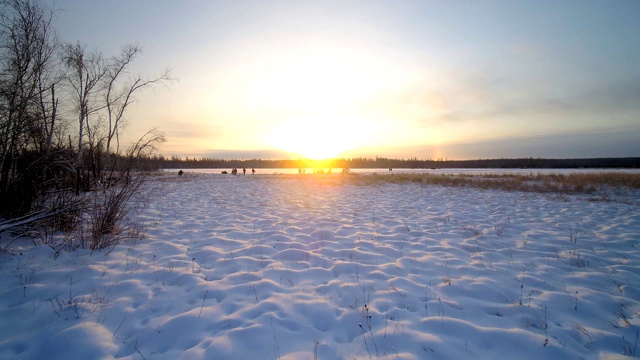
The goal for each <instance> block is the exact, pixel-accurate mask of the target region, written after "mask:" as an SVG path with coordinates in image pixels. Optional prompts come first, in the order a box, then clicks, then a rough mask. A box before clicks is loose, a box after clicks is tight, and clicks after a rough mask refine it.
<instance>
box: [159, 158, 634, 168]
mask: <svg viewBox="0 0 640 360" xmlns="http://www.w3.org/2000/svg"><path fill="white" fill-rule="evenodd" d="M146 161H149V162H150V163H149V167H150V168H160V169H204V168H209V169H232V168H262V169H275V168H289V169H295V168H350V169H386V168H396V169H459V168H477V169H488V168H491V169H510V168H521V169H559V168H639V167H640V157H629V158H594V159H534V158H522V159H478V160H442V159H439V160H431V159H429V160H419V159H416V158H414V159H389V158H384V157H375V158H363V157H360V158H340V159H330V160H321V161H318V160H308V159H300V160H267V159H251V160H226V159H213V158H189V157H185V158H182V157H178V156H172V157H170V158H166V157H164V156H156V157H153V158H149V159H147V160H146Z"/></svg>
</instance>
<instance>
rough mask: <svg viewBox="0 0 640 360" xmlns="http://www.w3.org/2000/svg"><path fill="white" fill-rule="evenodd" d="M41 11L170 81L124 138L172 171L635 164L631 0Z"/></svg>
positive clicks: (639, 69) (66, 37) (639, 101)
mask: <svg viewBox="0 0 640 360" xmlns="http://www.w3.org/2000/svg"><path fill="white" fill-rule="evenodd" d="M52 4H53V5H54V7H56V8H57V9H59V10H60V11H58V12H57V27H58V29H59V32H60V37H61V39H62V40H63V41H67V42H78V41H79V42H80V43H82V44H85V45H87V46H88V47H90V48H96V49H99V50H101V51H102V52H104V53H105V54H106V55H115V54H117V53H118V51H119V49H120V47H121V46H122V45H124V44H128V43H137V44H140V45H142V46H143V48H144V53H143V54H142V56H141V57H139V58H138V59H137V60H136V63H134V66H133V67H132V69H131V70H132V72H136V73H138V74H142V75H145V76H149V77H153V76H154V75H159V74H160V73H162V71H163V70H164V69H165V68H170V69H171V74H172V76H173V77H174V78H176V79H177V81H175V82H173V83H172V84H170V85H169V86H167V87H164V86H160V87H156V88H154V89H152V90H147V91H145V92H144V93H142V94H140V95H139V96H138V98H137V102H136V104H135V106H134V107H133V108H132V109H131V112H130V113H129V116H128V127H127V136H129V137H131V139H133V138H135V137H138V136H140V135H142V133H144V132H146V131H147V130H149V129H150V128H154V127H155V128H158V129H159V130H160V131H162V132H164V134H165V135H166V137H167V141H166V142H165V143H164V144H163V145H162V146H161V148H160V152H161V153H162V154H164V155H167V156H171V155H179V156H190V157H191V156H198V157H215V158H247V159H249V158H299V157H310V158H325V157H358V156H365V157H375V156H382V157H394V158H414V157H416V158H420V159H440V158H442V159H478V158H510V157H545V158H586V157H631V156H640V37H639V36H638V34H640V21H638V19H640V1H635V0H627V1H623V0H603V1H593V0H563V1H556V0H552V1H545V0H542V1H533V0H531V1H525V0H522V1H511V0H509V1H464V0H461V1H427V0H422V1H390V0H388V1H374V0H372V1H357V0H354V1H270V0H261V1H243V0H238V1H231V0H229V1H194V0H192V1H169V0H133V1H124V0H122V1H121V0H114V1H104V0H57V1H55V2H52Z"/></svg>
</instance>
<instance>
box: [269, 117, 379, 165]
mask: <svg viewBox="0 0 640 360" xmlns="http://www.w3.org/2000/svg"><path fill="white" fill-rule="evenodd" d="M364 129H365V128H364V124H363V123H362V121H360V120H358V119H356V118H353V117H347V116H341V115H335V114H334V115H313V116H306V117H302V118H298V119H295V120H292V121H288V122H285V123H282V124H280V125H278V126H276V127H274V129H273V131H272V132H271V134H270V136H269V139H270V141H269V142H270V145H271V146H272V147H274V148H277V149H280V150H284V151H287V152H291V153H295V154H297V155H299V156H301V157H304V158H308V159H314V160H323V159H332V158H335V157H338V156H339V155H340V154H342V153H344V152H346V151H348V150H351V149H354V148H356V147H358V146H360V145H362V144H363V143H364V142H365V141H366V139H367V135H368V134H367V132H366V131H365V130H364Z"/></svg>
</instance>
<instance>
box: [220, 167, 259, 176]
mask: <svg viewBox="0 0 640 360" xmlns="http://www.w3.org/2000/svg"><path fill="white" fill-rule="evenodd" d="M222 173H223V174H228V173H229V172H227V171H226V170H225V171H223V172H222ZM251 173H252V174H255V173H256V169H251ZM231 175H238V169H236V168H233V169H231ZM242 175H247V168H242Z"/></svg>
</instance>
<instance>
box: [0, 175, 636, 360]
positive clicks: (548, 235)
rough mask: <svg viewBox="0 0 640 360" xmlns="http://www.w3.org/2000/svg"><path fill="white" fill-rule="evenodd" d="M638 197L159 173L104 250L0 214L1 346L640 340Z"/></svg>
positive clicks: (142, 353)
mask: <svg viewBox="0 0 640 360" xmlns="http://www.w3.org/2000/svg"><path fill="white" fill-rule="evenodd" d="M356 176H366V175H356ZM618 196H621V197H620V198H619V197H618ZM638 198H639V197H638V194H637V193H633V192H631V190H629V191H628V192H627V193H626V197H625V196H623V195H620V194H619V193H616V196H613V197H612V198H611V199H610V201H606V202H604V201H593V198H592V197H591V196H589V195H570V196H569V195H558V194H544V195H543V194H536V193H521V192H502V191H487V190H478V189H471V188H446V187H433V186H421V185H417V184H402V185H397V184H378V185H367V186H364V185H353V184H349V183H347V181H346V180H345V179H344V178H342V177H341V176H339V175H330V176H313V175H302V176H298V175H246V176H231V175H227V176H223V175H214V174H187V175H185V176H183V177H177V176H176V175H168V174H165V175H164V176H160V177H156V178H154V179H153V180H152V181H150V182H149V183H148V192H147V193H146V195H145V199H143V200H144V201H145V203H146V207H145V208H144V209H143V210H142V211H141V212H140V213H138V214H137V218H138V220H139V221H140V222H141V223H142V225H143V226H144V233H145V234H146V236H145V238H143V239H141V240H130V241H127V242H124V243H121V244H120V245H118V246H116V247H115V248H114V249H112V251H98V252H93V253H92V252H91V251H89V250H76V251H72V252H66V251H63V252H62V253H60V254H59V256H57V257H55V258H54V256H53V255H54V251H53V250H52V248H51V247H49V246H47V245H37V246H33V243H34V242H37V240H31V239H29V238H26V237H21V238H18V239H15V240H14V238H13V237H15V236H17V235H19V234H12V235H11V236H9V234H7V233H5V234H4V238H3V239H2V240H1V242H0V246H1V247H2V248H4V247H5V245H6V244H7V243H8V242H9V241H13V243H12V244H11V245H10V246H9V248H8V249H10V251H5V252H3V253H0V284H1V287H0V358H2V359H113V358H126V359H316V358H317V359H379V358H390V359H468V358H475V359H498V358H504V359H506V358H509V359H579V358H588V359H598V358H600V359H610V358H622V357H623V356H624V355H627V356H629V355H636V356H637V354H638V353H639V352H640V346H639V345H638V344H637V343H638V342H639V340H638V330H639V329H640V313H639V312H640V276H638V275H639V273H640V267H639V264H640V213H639V212H638V206H639V205H638V200H637V199H638ZM61 236H62V235H61Z"/></svg>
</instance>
